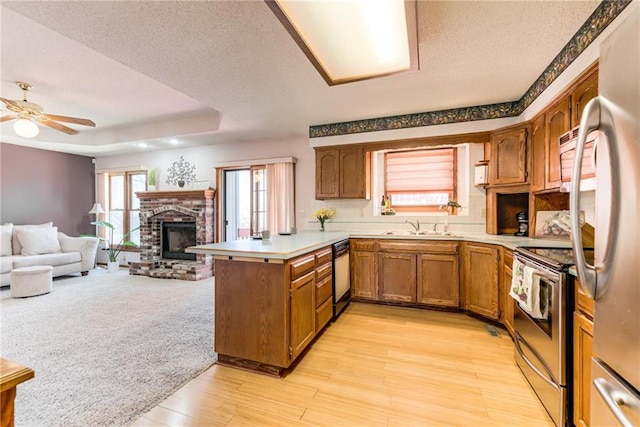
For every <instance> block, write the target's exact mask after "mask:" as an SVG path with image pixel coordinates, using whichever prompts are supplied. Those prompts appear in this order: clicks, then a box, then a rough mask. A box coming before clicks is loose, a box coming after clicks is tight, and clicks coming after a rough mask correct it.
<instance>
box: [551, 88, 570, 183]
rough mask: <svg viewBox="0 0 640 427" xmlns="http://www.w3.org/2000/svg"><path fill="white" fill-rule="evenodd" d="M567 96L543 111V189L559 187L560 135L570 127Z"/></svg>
mask: <svg viewBox="0 0 640 427" xmlns="http://www.w3.org/2000/svg"><path fill="white" fill-rule="evenodd" d="M569 105H570V102H569V96H568V95H567V96H566V97H564V98H562V99H561V100H559V101H558V102H557V103H555V104H554V105H553V106H551V108H549V109H548V110H547V112H546V113H545V115H544V116H545V128H546V129H545V132H546V138H545V140H546V149H545V189H547V190H549V189H552V188H559V187H560V143H559V142H558V138H560V135H562V134H563V133H565V132H566V131H568V130H570V129H571V116H570V115H569V113H570V107H569Z"/></svg>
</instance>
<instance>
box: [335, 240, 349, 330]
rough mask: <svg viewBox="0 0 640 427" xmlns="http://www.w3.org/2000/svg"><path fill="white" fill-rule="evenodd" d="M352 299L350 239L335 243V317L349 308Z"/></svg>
mask: <svg viewBox="0 0 640 427" xmlns="http://www.w3.org/2000/svg"><path fill="white" fill-rule="evenodd" d="M350 300H351V273H350V270H349V240H348V239H347V240H341V241H339V242H336V243H334V244H333V319H334V320H335V319H336V318H337V317H338V316H339V315H340V313H342V312H343V311H344V309H345V308H347V305H348V304H349V301H350Z"/></svg>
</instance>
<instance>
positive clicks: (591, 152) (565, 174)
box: [558, 127, 598, 193]
mask: <svg viewBox="0 0 640 427" xmlns="http://www.w3.org/2000/svg"><path fill="white" fill-rule="evenodd" d="M577 140H578V127H575V128H573V129H571V130H570V131H568V132H565V133H563V134H562V135H560V138H558V142H559V144H560V179H561V184H560V191H561V192H563V193H569V192H571V174H572V172H573V158H574V157H575V151H576V142H577ZM597 145H598V131H593V132H591V133H590V134H589V135H588V136H587V141H586V144H585V149H584V155H583V157H582V169H581V173H580V191H589V190H595V189H596V172H595V169H596V165H595V159H596V155H595V150H596V147H597Z"/></svg>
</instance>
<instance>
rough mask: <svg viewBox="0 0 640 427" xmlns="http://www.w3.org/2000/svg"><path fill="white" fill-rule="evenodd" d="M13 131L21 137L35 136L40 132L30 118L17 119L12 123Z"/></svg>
mask: <svg viewBox="0 0 640 427" xmlns="http://www.w3.org/2000/svg"><path fill="white" fill-rule="evenodd" d="M13 131H14V132H15V133H17V134H18V135H20V136H21V137H23V138H35V137H36V136H38V134H39V133H40V128H39V127H38V125H37V124H35V123H33V122H32V121H31V120H27V119H18V120H16V122H15V123H14V124H13Z"/></svg>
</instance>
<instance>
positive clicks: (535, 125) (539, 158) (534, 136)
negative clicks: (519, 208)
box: [529, 114, 547, 191]
mask: <svg viewBox="0 0 640 427" xmlns="http://www.w3.org/2000/svg"><path fill="white" fill-rule="evenodd" d="M546 137H547V135H546V117H545V115H544V114H541V115H539V116H538V117H536V118H535V119H533V121H532V122H531V144H530V147H531V150H530V151H529V153H530V154H529V159H530V160H529V163H530V165H531V191H542V190H544V189H545V163H546V161H545V155H546V149H547V148H546V147H547V142H546V141H547V140H546Z"/></svg>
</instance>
